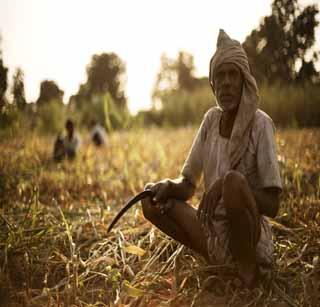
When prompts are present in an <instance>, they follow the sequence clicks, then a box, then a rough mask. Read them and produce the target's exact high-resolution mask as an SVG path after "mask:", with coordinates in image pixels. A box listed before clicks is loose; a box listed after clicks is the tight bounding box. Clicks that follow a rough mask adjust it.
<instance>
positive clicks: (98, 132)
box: [90, 120, 107, 147]
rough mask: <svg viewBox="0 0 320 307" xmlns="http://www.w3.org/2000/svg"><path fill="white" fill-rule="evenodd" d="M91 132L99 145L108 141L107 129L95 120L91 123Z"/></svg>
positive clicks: (95, 142)
mask: <svg viewBox="0 0 320 307" xmlns="http://www.w3.org/2000/svg"><path fill="white" fill-rule="evenodd" d="M90 127H91V133H90V138H91V140H92V142H93V144H94V145H96V146H97V147H101V146H104V145H105V144H106V141H107V134H106V131H105V129H104V128H103V127H102V126H101V125H100V124H99V123H98V122H96V121H95V120H92V121H91V123H90Z"/></svg>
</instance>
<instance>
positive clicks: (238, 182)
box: [223, 171, 248, 207]
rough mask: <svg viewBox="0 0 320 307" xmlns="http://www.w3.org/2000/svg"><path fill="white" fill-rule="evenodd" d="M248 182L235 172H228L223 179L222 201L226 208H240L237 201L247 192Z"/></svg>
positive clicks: (240, 205)
mask: <svg viewBox="0 0 320 307" xmlns="http://www.w3.org/2000/svg"><path fill="white" fill-rule="evenodd" d="M247 187H248V182H247V180H246V178H245V177H244V175H242V174H241V173H239V172H237V171H229V172H227V174H226V175H225V176H224V178H223V199H224V200H225V205H226V206H227V207H229V206H231V207H242V205H244V204H242V202H241V201H239V200H240V199H241V198H242V197H241V195H243V193H245V191H246V190H247Z"/></svg>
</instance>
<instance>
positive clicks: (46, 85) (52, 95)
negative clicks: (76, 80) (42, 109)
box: [37, 80, 64, 105]
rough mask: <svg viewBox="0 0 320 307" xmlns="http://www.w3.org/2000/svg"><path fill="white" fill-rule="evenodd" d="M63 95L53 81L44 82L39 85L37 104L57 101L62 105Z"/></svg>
mask: <svg viewBox="0 0 320 307" xmlns="http://www.w3.org/2000/svg"><path fill="white" fill-rule="evenodd" d="M63 94H64V92H63V91H62V90H61V89H60V88H59V86H58V85H57V84H56V83H55V82H54V81H51V80H44V81H42V82H41V85H40V95H39V98H38V100H37V104H38V105H43V104H45V103H48V102H50V101H51V100H57V101H59V102H61V103H62V98H63Z"/></svg>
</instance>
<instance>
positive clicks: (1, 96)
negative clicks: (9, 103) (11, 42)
mask: <svg viewBox="0 0 320 307" xmlns="http://www.w3.org/2000/svg"><path fill="white" fill-rule="evenodd" d="M0 42H1V36H0ZM7 78H8V68H6V67H5V66H4V63H3V59H2V51H1V49H0V112H1V111H2V108H3V107H4V105H5V93H6V90H7V87H8V79H7Z"/></svg>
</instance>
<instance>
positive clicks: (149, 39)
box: [0, 0, 320, 114]
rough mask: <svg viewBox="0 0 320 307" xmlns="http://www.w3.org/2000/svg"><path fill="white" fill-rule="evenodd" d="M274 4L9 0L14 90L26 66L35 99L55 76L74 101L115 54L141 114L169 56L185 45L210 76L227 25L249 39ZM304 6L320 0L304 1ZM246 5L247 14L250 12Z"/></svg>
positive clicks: (6, 44)
mask: <svg viewBox="0 0 320 307" xmlns="http://www.w3.org/2000/svg"><path fill="white" fill-rule="evenodd" d="M271 3H272V1H271V0H263V1H260V3H259V4H258V3H257V2H256V1H245V2H241V3H240V2H238V3H233V7H232V9H231V10H230V8H229V7H228V3H227V2H223V3H219V4H213V3H212V2H210V1H205V0H200V1H191V0H190V1H187V2H185V3H183V4H182V3H181V2H179V1H171V2H170V1H169V0H165V1H161V3H160V2H156V1H147V0H141V1H139V4H136V3H132V2H130V1H126V0H118V1H114V0H112V1H105V2H102V1H97V0H95V1H90V2H89V1H83V2H81V3H78V2H76V1H75V0H72V1H71V0H70V1H68V2H66V3H64V2H63V1H61V0H60V1H56V2H52V1H49V0H45V1H39V0H31V1H28V3H26V2H24V1H23V0H4V1H1V2H0V35H1V38H2V41H1V45H0V50H2V56H3V61H4V65H5V66H6V67H7V68H9V74H8V82H9V86H10V88H9V89H8V90H7V96H8V95H9V93H10V90H11V83H12V75H13V72H14V71H15V69H16V68H18V67H20V68H21V69H22V70H23V72H24V76H25V78H24V81H25V94H26V99H27V101H28V102H30V101H35V100H36V99H37V97H38V96H39V89H40V83H41V81H43V80H53V81H54V82H56V83H57V85H58V86H59V87H60V88H61V89H62V90H63V91H64V102H65V103H66V102H67V101H68V99H69V97H70V96H71V95H73V94H76V92H77V91H78V88H79V85H80V84H81V83H83V82H85V80H86V66H87V65H88V64H89V63H90V61H91V57H92V56H93V55H94V54H100V53H103V52H107V53H109V52H114V53H116V54H117V55H118V56H119V57H120V58H121V59H122V61H123V62H124V63H125V64H126V83H125V86H124V89H125V93H126V96H127V102H128V108H129V110H130V112H131V113H132V114H135V113H137V112H138V111H139V110H142V109H148V108H150V107H151V91H152V87H153V85H154V82H155V79H156V76H157V73H158V72H159V69H160V57H161V54H163V53H165V54H167V55H168V56H169V57H171V58H176V56H177V54H178V52H179V51H186V52H188V53H190V54H192V55H193V57H194V65H195V76H196V77H203V76H207V75H208V66H209V60H210V58H211V56H212V54H213V53H214V51H215V45H216V38H217V35H218V31H219V29H220V28H223V29H224V30H225V31H226V32H227V33H228V35H230V36H231V37H232V38H234V39H236V40H239V41H240V42H241V43H242V42H243V41H244V39H245V37H246V36H247V35H249V34H250V33H251V31H252V30H254V29H256V28H257V27H258V26H259V24H260V21H261V18H263V17H264V16H267V15H270V13H271ZM300 4H301V5H302V6H305V5H308V4H319V1H310V0H304V1H300ZM109 11H111V13H109ZM240 11H245V12H246V15H245V18H243V15H242V14H239V12H240ZM225 14H228V16H229V18H226V17H225ZM70 17H71V18H70ZM319 19H320V17H319V14H318V20H319ZM230 20H232V22H230ZM190 21H192V22H190ZM199 34H201V35H199ZM315 36H316V45H315V46H316V47H315V48H316V49H317V50H319V49H320V48H319V46H320V41H319V40H320V28H319V26H318V28H317V31H316V35H315ZM318 66H320V64H319V63H318V65H317V68H318V69H319V67H318Z"/></svg>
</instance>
